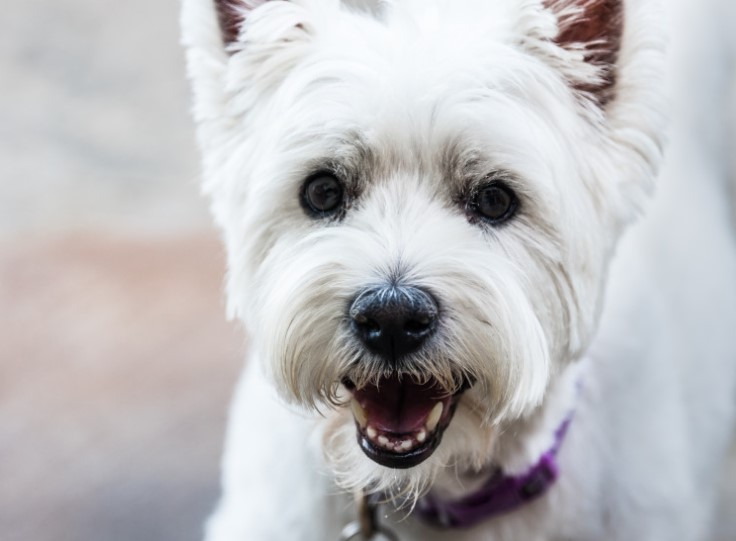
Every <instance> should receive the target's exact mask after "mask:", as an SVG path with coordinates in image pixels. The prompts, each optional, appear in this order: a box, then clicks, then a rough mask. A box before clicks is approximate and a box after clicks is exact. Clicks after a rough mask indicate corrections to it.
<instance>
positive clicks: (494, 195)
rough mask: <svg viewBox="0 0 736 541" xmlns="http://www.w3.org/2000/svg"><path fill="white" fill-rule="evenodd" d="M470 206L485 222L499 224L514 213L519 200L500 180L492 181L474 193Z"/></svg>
mask: <svg viewBox="0 0 736 541" xmlns="http://www.w3.org/2000/svg"><path fill="white" fill-rule="evenodd" d="M470 206H471V208H472V210H473V212H474V213H475V214H476V215H479V216H480V217H482V218H483V219H485V220H486V221H487V222H489V223H491V224H499V223H501V222H505V221H506V220H508V219H509V218H511V217H512V216H513V215H514V214H515V213H516V209H517V208H518V207H519V201H518V199H517V198H516V194H514V192H513V191H512V190H511V188H509V187H508V186H506V185H505V184H503V183H501V182H493V183H491V184H488V185H486V186H484V187H483V188H481V189H480V190H478V191H477V192H476V193H475V195H474V196H473V199H472V201H471V204H470Z"/></svg>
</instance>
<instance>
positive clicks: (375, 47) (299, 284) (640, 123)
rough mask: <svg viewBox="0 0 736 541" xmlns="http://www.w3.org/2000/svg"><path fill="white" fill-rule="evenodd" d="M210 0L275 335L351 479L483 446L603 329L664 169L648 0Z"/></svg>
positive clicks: (248, 281)
mask: <svg viewBox="0 0 736 541" xmlns="http://www.w3.org/2000/svg"><path fill="white" fill-rule="evenodd" d="M208 1H209V0H187V2H188V3H187V4H186V5H185V11H184V27H185V42H186V43H187V45H188V47H189V53H188V54H189V66H190V74H191V77H192V80H193V84H194V89H195V116H196V117H197V120H198V123H199V132H198V133H199V139H200V144H201V147H202V150H203V155H204V164H205V177H206V184H205V187H206V191H207V192H208V193H209V194H210V195H211V198H212V208H213V213H214V215H215V218H216V220H217V221H218V223H219V225H220V226H221V228H222V230H223V232H224V237H225V241H226V243H227V250H228V260H229V275H228V297H229V302H230V308H231V310H232V312H233V313H234V314H236V315H237V316H239V317H240V318H242V319H243V321H244V322H245V325H246V328H247V330H248V332H249V337H250V341H251V346H252V348H253V349H254V350H255V351H257V357H258V358H260V359H262V360H263V361H264V362H265V368H266V370H267V371H268V373H269V375H270V378H271V380H272V381H273V383H274V385H275V386H276V388H277V389H278V390H279V392H280V393H281V395H282V396H283V397H284V398H285V399H286V400H288V401H290V402H293V403H295V404H298V405H301V406H304V407H307V408H313V409H318V410H320V411H321V412H322V413H323V414H324V415H325V421H324V423H325V432H324V434H325V435H324V441H325V450H326V453H327V455H328V457H329V459H330V462H331V464H332V465H333V467H334V469H335V471H336V473H337V474H338V476H339V478H340V479H341V480H342V482H343V483H344V484H345V485H346V486H355V487H365V486H372V487H374V488H376V489H377V490H383V491H386V490H388V491H391V490H399V489H400V490H407V489H408V490H411V491H414V492H415V493H416V492H418V491H419V490H421V488H422V487H423V486H425V485H426V483H427V482H429V481H430V480H431V479H432V478H433V476H434V475H435V474H436V472H437V471H438V469H439V468H440V467H442V466H444V465H446V464H449V463H452V464H467V465H468V466H469V467H481V466H482V465H483V463H484V462H485V461H486V460H487V459H488V457H489V456H491V450H492V446H493V443H494V436H495V434H496V433H497V431H498V429H499V427H502V426H503V425H504V424H506V423H510V422H513V421H515V420H517V419H519V418H521V417H524V416H526V415H529V414H530V413H531V412H533V411H534V410H535V408H537V407H538V406H539V405H540V404H541V403H542V402H543V400H544V396H545V391H546V390H547V388H548V386H549V385H550V382H551V381H553V380H554V377H555V375H556V374H557V373H559V372H560V370H561V369H562V368H564V366H565V365H566V364H568V363H570V362H573V361H574V360H575V359H576V358H577V357H578V356H579V355H580V354H581V352H582V351H583V350H584V349H585V347H586V345H587V344H588V342H589V340H590V338H591V335H592V334H593V332H594V331H595V326H596V320H597V315H598V313H599V310H600V299H601V291H602V288H603V285H604V283H605V277H606V268H607V265H608V262H609V259H610V257H611V254H612V250H613V248H614V246H615V243H616V240H617V238H618V237H619V235H620V233H621V231H622V229H623V227H624V225H625V224H626V223H627V222H628V221H629V220H630V219H631V218H632V216H633V215H635V213H636V211H637V209H638V208H639V206H640V204H641V202H642V200H643V199H644V194H645V193H646V192H647V190H648V189H649V187H650V185H651V182H652V179H653V176H654V167H655V165H656V162H657V158H658V154H659V153H658V141H657V139H656V134H659V133H660V131H661V129H660V126H659V122H660V115H659V113H658V109H657V106H656V101H657V97H656V96H654V95H651V94H650V93H649V92H650V91H649V90H648V89H649V88H650V85H649V83H650V79H651V78H654V77H656V76H657V72H656V69H655V66H656V64H657V61H656V60H657V59H656V57H657V50H656V48H654V47H647V46H646V45H647V44H646V43H643V44H642V43H636V40H635V39H634V38H630V41H631V42H632V43H629V42H627V39H628V35H629V34H632V35H634V34H635V32H633V30H632V31H629V26H628V25H629V24H630V21H632V20H635V18H636V16H637V13H636V9H635V8H632V9H628V6H627V11H626V12H625V13H624V11H623V10H622V6H621V3H620V2H616V1H598V2H595V1H594V2H586V3H580V2H574V1H564V2H563V1H559V2H547V3H546V4H542V3H541V2H533V1H532V2H519V1H513V0H505V1H499V2H480V1H477V2H476V1H471V0H464V1H461V2H441V1H437V2H431V3H427V2H414V1H404V2H399V1H397V2H390V3H388V4H387V5H385V6H383V7H382V8H380V9H379V8H378V7H375V6H372V4H371V3H370V2H352V3H350V4H351V5H345V4H341V3H340V2H337V1H334V0H326V1H318V0H302V1H295V2H282V1H274V2H268V3H263V2H245V1H239V0H232V1H230V2H215V4H216V6H215V7H217V8H218V9H217V10H215V9H213V5H210V4H209V3H208ZM261 4H262V5H261ZM630 12H631V13H630ZM217 14H219V23H220V24H219V26H218V24H217V21H216V15H217ZM624 14H625V15H626V16H625V17H624ZM632 24H633V23H632ZM634 30H635V28H634ZM223 36H224V44H223V40H222V37H223ZM591 43H592V44H594V45H590V46H589V47H588V48H586V46H587V45H588V44H591ZM647 43H650V44H651V43H655V44H656V40H650V42H647Z"/></svg>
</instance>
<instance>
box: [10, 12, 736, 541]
mask: <svg viewBox="0 0 736 541" xmlns="http://www.w3.org/2000/svg"><path fill="white" fill-rule="evenodd" d="M177 18H178V2H177V0H156V1H155V2H151V1H148V0H128V1H126V2H100V1H99V0H26V1H25V2H16V3H14V4H13V5H12V7H10V6H8V7H6V9H5V10H4V12H3V15H2V16H1V17H0V93H1V95H2V100H0V532H1V533H0V537H1V538H2V539H3V541H87V540H89V541H100V540H102V541H118V540H119V541H131V540H135V541H195V540H197V539H199V538H200V532H201V524H202V521H203V520H204V517H205V516H206V515H207V513H208V511H209V510H210V509H211V507H212V506H213V504H214V502H215V498H216V493H217V460H218V455H219V453H220V446H221V441H222V436H223V430H224V422H225V410H226V404H227V402H228V399H229V397H230V393H231V389H232V386H233V383H234V378H235V377H236V375H237V372H238V368H239V366H240V351H241V349H242V347H241V346H242V342H243V336H242V333H241V332H239V330H238V329H237V328H235V327H234V326H232V325H230V324H228V323H226V322H225V321H224V302H223V298H222V294H221V277H222V273H223V262H222V251H221V249H220V247H219V244H218V242H217V239H216V235H215V234H214V233H213V232H212V230H211V229H210V225H209V218H208V216H207V212H206V208H205V205H204V203H203V201H202V200H201V199H200V198H199V197H198V193H197V185H196V177H197V169H198V166H197V156H196V151H195V148H194V144H193V133H192V128H191V123H190V120H189V118H188V115H187V102H188V98H187V89H186V85H185V82H184V77H183V61H182V55H181V51H180V49H179V46H178V28H177V26H178V22H177ZM732 456H733V458H732V459H731V461H730V464H729V467H728V470H727V473H726V474H724V477H723V494H724V499H723V502H724V503H723V510H722V512H721V515H720V518H719V520H718V527H719V529H720V531H719V534H718V537H717V539H718V541H734V540H736V513H735V511H736V453H733V454H732Z"/></svg>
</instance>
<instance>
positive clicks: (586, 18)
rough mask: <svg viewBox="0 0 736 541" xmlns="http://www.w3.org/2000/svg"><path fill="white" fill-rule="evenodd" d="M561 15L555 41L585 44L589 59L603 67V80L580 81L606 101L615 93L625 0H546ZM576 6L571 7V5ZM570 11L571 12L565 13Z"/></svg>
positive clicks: (602, 100) (590, 92)
mask: <svg viewBox="0 0 736 541" xmlns="http://www.w3.org/2000/svg"><path fill="white" fill-rule="evenodd" d="M545 5H546V6H547V7H548V8H549V9H551V10H552V11H553V12H557V13H558V14H559V15H560V18H559V25H560V26H559V34H558V35H557V38H556V39H555V41H556V42H557V43H558V44H559V45H560V46H562V47H569V46H580V45H582V46H583V47H585V60H586V61H587V62H588V63H590V64H592V65H594V66H596V67H598V68H599V70H600V72H599V73H600V78H599V82H597V83H595V84H583V85H578V86H577V88H578V90H581V91H584V92H586V93H588V94H590V95H593V96H595V97H596V99H597V100H598V103H599V104H601V105H605V104H606V103H607V102H609V101H610V100H611V98H612V97H613V95H614V90H615V86H616V76H617V71H618V70H617V68H616V64H617V61H618V56H619V51H620V49H621V40H622V38H623V32H624V1H623V0H545ZM570 8H573V9H572V10H571V11H567V10H568V9H570ZM566 11H567V13H565V12H566Z"/></svg>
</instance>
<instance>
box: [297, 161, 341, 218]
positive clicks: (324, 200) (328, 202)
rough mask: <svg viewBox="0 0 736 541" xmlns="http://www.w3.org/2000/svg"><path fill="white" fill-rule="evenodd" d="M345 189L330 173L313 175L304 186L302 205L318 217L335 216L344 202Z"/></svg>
mask: <svg viewBox="0 0 736 541" xmlns="http://www.w3.org/2000/svg"><path fill="white" fill-rule="evenodd" d="M343 193H344V190H343V187H342V184H341V183H340V181H339V180H337V178H335V177H334V176H333V175H332V174H330V173H324V172H322V173H317V174H315V175H312V176H311V177H310V178H309V179H308V180H307V182H306V183H305V184H304V189H303V191H302V203H303V204H304V205H305V207H306V208H307V210H308V211H311V212H312V213H313V214H314V215H316V216H327V215H330V214H333V213H334V212H335V211H336V210H338V209H339V208H340V204H341V203H342V200H343Z"/></svg>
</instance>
